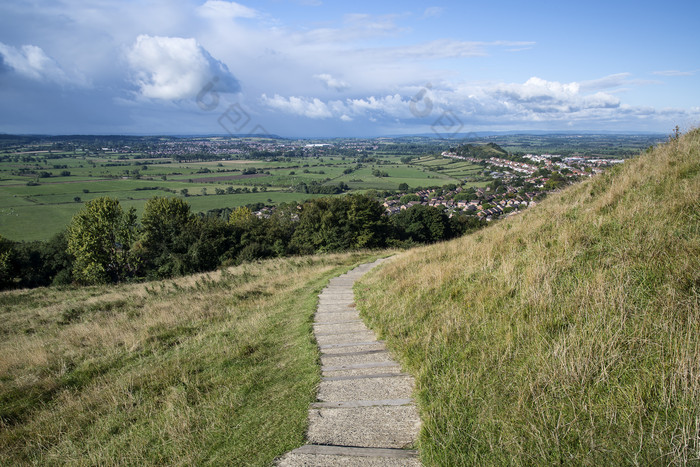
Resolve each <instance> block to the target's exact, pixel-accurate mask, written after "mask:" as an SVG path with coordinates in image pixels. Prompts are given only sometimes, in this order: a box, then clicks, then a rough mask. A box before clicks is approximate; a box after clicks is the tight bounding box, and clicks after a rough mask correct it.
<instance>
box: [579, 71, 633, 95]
mask: <svg viewBox="0 0 700 467" xmlns="http://www.w3.org/2000/svg"><path fill="white" fill-rule="evenodd" d="M629 76H630V74H629V73H616V74H614V75H608V76H604V77H602V78H598V79H593V80H589V81H582V82H581V84H580V87H581V90H582V91H597V90H601V89H611V88H617V87H620V86H624V85H628V84H629V83H630V81H629V80H628V78H629Z"/></svg>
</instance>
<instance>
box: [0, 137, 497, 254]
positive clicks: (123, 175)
mask: <svg viewBox="0 0 700 467" xmlns="http://www.w3.org/2000/svg"><path fill="white" fill-rule="evenodd" d="M47 154H48V152H46V151H44V152H41V151H22V152H21V153H17V152H9V151H7V152H4V153H2V152H0V235H2V236H4V237H6V238H9V239H11V240H27V241H33V240H46V239H48V238H50V237H51V236H52V235H54V234H56V233H58V232H60V231H61V230H63V229H64V228H65V227H66V226H67V225H68V224H69V222H70V220H71V217H72V216H73V215H74V214H75V213H76V212H77V211H79V210H80V209H81V207H82V206H83V203H85V202H86V201H90V200H92V199H95V198H98V197H102V196H109V197H113V198H116V199H119V200H120V202H122V204H123V205H124V206H126V207H132V206H133V207H135V208H136V209H137V211H138V212H140V211H141V210H142V208H143V206H144V204H145V202H146V201H147V200H148V199H150V198H152V197H154V196H184V195H183V193H182V190H183V189H185V190H187V192H188V193H187V195H188V196H187V198H186V199H187V201H188V202H189V203H190V205H191V206H192V209H193V211H195V212H206V211H208V210H211V209H220V208H230V207H236V206H244V205H247V204H251V203H264V204H267V205H276V204H279V203H286V202H297V201H298V202H301V201H304V200H306V199H308V198H311V197H313V196H319V195H309V194H305V193H302V192H297V191H295V189H294V187H296V186H298V185H299V184H301V183H305V184H307V185H310V184H312V183H314V182H315V183H321V184H325V185H337V184H338V183H341V182H343V183H345V184H347V185H348V186H349V187H350V190H351V191H365V190H371V189H373V190H382V191H393V190H397V189H398V187H399V185H400V184H402V183H406V184H408V186H409V187H410V188H411V189H415V188H417V187H428V186H443V185H446V184H452V183H454V184H458V183H460V182H462V181H464V180H467V181H468V184H469V185H478V186H482V185H484V184H485V183H486V181H485V179H484V180H480V179H479V178H478V176H479V173H480V171H481V167H480V166H475V165H471V164H468V163H464V162H461V161H453V160H451V159H445V158H442V157H440V156H426V157H422V158H420V159H414V160H412V161H411V162H410V163H408V164H406V163H402V162H401V160H400V159H401V157H402V156H401V155H389V154H382V153H375V154H371V160H369V161H368V162H363V161H361V160H360V159H358V158H354V157H345V156H332V155H331V156H324V157H304V158H295V159H292V160H246V159H241V160H220V161H213V162H174V161H173V160H172V159H170V158H167V157H162V158H150V159H144V158H141V157H144V155H143V154H121V153H106V154H104V153H103V154H92V155H81V154H80V153H78V154H72V153H61V152H56V151H54V152H52V153H51V157H55V158H51V159H48V158H45V156H47ZM137 157H138V158H137ZM349 169H351V170H352V172H351V173H344V172H345V171H348V170H349ZM244 171H245V172H244ZM251 171H252V172H255V173H252V174H250V173H248V172H251ZM375 171H380V172H383V173H385V174H386V176H375V175H373V172H375ZM475 177H476V178H475ZM32 185H33V186H32ZM227 189H239V191H241V192H240V193H237V194H217V193H216V192H217V190H219V191H221V190H223V191H226V190H227ZM252 191H257V193H253V192H252Z"/></svg>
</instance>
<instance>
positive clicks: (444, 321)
mask: <svg viewBox="0 0 700 467" xmlns="http://www.w3.org/2000/svg"><path fill="white" fill-rule="evenodd" d="M699 258H700V130H695V131H692V132H690V133H689V134H687V135H684V136H683V137H681V138H680V139H679V140H677V141H671V142H669V143H668V144H666V145H663V146H661V147H658V148H656V149H654V150H653V151H651V152H648V153H646V154H643V155H642V156H640V157H639V158H637V159H635V160H632V161H629V162H627V163H625V164H624V166H623V167H620V168H618V169H616V170H612V171H610V172H608V173H606V174H604V175H602V176H599V177H596V178H594V179H592V180H588V181H586V182H583V183H581V184H578V185H576V186H573V187H570V188H569V189H566V190H564V191H562V192H560V193H557V194H555V195H553V196H551V197H550V198H548V199H547V200H546V201H545V202H543V203H542V204H540V205H539V206H538V207H537V208H535V209H533V210H531V211H527V212H526V213H524V214H523V215H521V216H517V217H514V218H511V219H508V220H505V221H502V222H500V223H498V224H496V225H494V226H493V227H490V228H488V229H486V230H484V231H481V232H477V233H475V234H472V235H470V236H467V237H464V238H462V239H458V240H455V241H453V242H449V243H444V244H440V245H435V246H430V247H425V248H419V249H416V250H412V251H410V252H408V253H406V254H404V255H402V256H401V257H400V258H397V260H395V261H392V262H391V263H390V264H388V265H387V266H386V267H384V268H382V269H381V271H380V272H377V273H376V274H372V275H371V276H370V277H368V278H367V279H366V280H365V281H364V285H363V286H362V288H361V289H359V290H360V291H362V293H363V294H364V296H365V297H366V299H367V300H368V302H365V303H368V305H366V307H365V313H366V314H367V316H368V317H369V319H370V320H371V322H372V323H373V324H374V326H376V328H377V329H378V330H379V331H380V332H381V333H382V334H383V335H384V336H386V337H387V338H388V340H389V341H390V343H391V344H392V345H393V346H395V347H396V348H397V350H398V351H399V353H400V354H401V355H403V358H404V362H405V363H406V365H407V366H408V367H409V368H410V369H411V370H412V371H413V372H415V374H416V375H417V376H418V391H419V399H420V404H421V409H422V417H423V420H424V428H423V434H422V441H421V447H422V450H423V451H422V452H423V459H424V461H425V462H426V464H431V465H465V464H466V465H472V464H479V465H481V464H551V463H574V464H585V465H593V464H600V463H604V464H657V463H663V464H666V463H686V462H692V461H698V462H700V305H699V298H698V292H699V290H700V268H699V263H700V261H699Z"/></svg>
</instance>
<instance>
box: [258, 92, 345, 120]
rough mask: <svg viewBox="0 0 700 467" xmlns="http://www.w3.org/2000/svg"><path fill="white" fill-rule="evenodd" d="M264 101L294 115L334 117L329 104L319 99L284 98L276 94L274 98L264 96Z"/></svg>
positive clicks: (274, 107)
mask: <svg viewBox="0 0 700 467" xmlns="http://www.w3.org/2000/svg"><path fill="white" fill-rule="evenodd" d="M262 101H263V103H264V104H266V105H267V106H269V107H271V108H273V109H276V110H279V111H282V112H285V113H288V114H292V115H299V116H303V117H308V118H329V117H332V116H333V113H332V112H331V111H330V109H329V107H328V104H326V103H325V102H323V101H322V100H320V99H318V98H305V97H295V96H291V97H288V98H287V97H282V96H280V95H278V94H275V96H274V97H267V95H265V94H263V95H262Z"/></svg>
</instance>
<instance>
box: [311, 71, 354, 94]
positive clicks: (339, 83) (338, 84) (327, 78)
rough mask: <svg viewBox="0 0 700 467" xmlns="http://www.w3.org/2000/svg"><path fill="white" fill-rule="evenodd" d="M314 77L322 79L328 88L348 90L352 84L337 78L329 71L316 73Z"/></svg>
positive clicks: (340, 90) (339, 90)
mask: <svg viewBox="0 0 700 467" xmlns="http://www.w3.org/2000/svg"><path fill="white" fill-rule="evenodd" d="M314 78H316V79H318V80H320V81H321V82H322V83H323V85H324V86H326V88H328V89H335V90H336V91H338V92H342V91H347V90H348V89H350V85H349V84H348V83H346V82H345V81H343V80H340V79H336V78H334V77H333V76H331V75H329V74H328V73H322V74H320V75H314Z"/></svg>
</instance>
